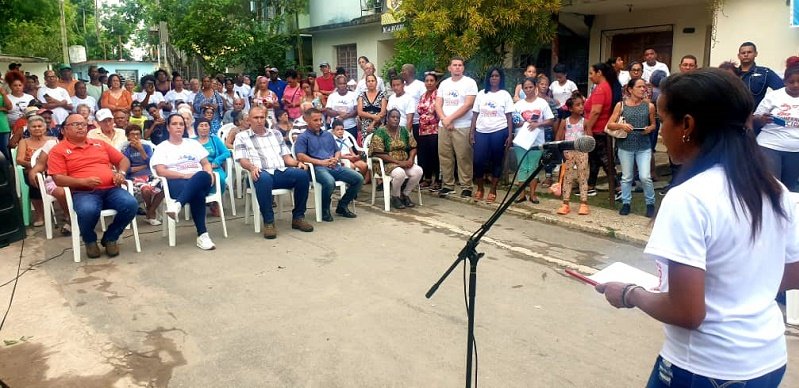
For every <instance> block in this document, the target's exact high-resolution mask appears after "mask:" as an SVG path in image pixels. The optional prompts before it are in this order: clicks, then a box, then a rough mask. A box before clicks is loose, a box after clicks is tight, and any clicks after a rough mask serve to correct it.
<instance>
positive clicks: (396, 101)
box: [386, 78, 416, 129]
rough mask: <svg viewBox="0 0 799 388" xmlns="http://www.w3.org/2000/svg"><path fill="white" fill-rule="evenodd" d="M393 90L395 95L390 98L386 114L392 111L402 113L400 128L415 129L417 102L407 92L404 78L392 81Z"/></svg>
mask: <svg viewBox="0 0 799 388" xmlns="http://www.w3.org/2000/svg"><path fill="white" fill-rule="evenodd" d="M391 90H393V91H394V94H392V95H391V97H389V98H388V103H387V104H386V114H388V112H390V111H391V110H392V109H396V110H398V111H399V112H400V126H405V128H406V129H408V128H412V127H413V114H414V113H416V102H415V101H414V99H413V96H411V95H410V94H408V93H407V92H405V81H403V80H402V78H392V79H391Z"/></svg>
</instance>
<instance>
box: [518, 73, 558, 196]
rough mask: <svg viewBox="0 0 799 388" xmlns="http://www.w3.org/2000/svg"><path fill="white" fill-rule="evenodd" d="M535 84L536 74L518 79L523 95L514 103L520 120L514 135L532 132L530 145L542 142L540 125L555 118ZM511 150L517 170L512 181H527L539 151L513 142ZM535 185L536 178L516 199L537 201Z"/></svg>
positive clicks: (542, 126)
mask: <svg viewBox="0 0 799 388" xmlns="http://www.w3.org/2000/svg"><path fill="white" fill-rule="evenodd" d="M537 88H538V80H537V79H536V78H525V79H524V81H522V91H523V92H524V96H525V97H524V99H523V100H519V101H517V102H516V104H515V105H514V110H515V111H516V113H518V114H519V115H520V116H521V121H520V122H519V123H517V128H516V130H515V133H516V135H515V136H527V135H533V136H535V140H534V141H533V143H532V144H533V145H534V146H535V145H541V144H544V140H545V135H544V128H545V127H547V126H549V127H551V126H552V125H553V123H554V122H555V115H554V114H553V113H552V109H550V107H549V103H548V102H547V101H546V100H545V99H543V98H538V97H537V96H536V94H537V93H536V89H537ZM522 131H529V132H532V134H525V133H523V132H522ZM513 152H514V153H515V154H516V162H517V163H518V172H517V173H516V183H517V184H522V183H524V182H525V181H527V178H529V177H530V175H531V174H532V173H533V172H534V171H535V169H536V167H538V161H539V160H541V155H542V152H541V151H540V150H530V151H529V152H528V151H527V149H526V148H522V147H520V146H517V145H514V146H513ZM537 187H538V178H535V179H533V180H532V181H530V188H529V190H530V191H529V194H528V193H525V194H522V195H520V196H519V198H517V199H516V202H517V203H521V202H524V201H526V200H527V198H529V199H530V202H532V203H534V204H537V203H538V202H539V201H538V195H537V194H536V188H537Z"/></svg>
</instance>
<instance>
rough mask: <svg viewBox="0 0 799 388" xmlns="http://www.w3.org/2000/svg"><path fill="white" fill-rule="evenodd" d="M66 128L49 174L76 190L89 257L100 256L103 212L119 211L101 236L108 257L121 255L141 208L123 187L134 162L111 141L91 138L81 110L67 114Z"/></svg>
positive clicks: (52, 153)
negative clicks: (121, 238)
mask: <svg viewBox="0 0 799 388" xmlns="http://www.w3.org/2000/svg"><path fill="white" fill-rule="evenodd" d="M62 131H63V133H64V141H62V142H60V143H58V145H56V146H55V147H53V149H52V150H50V155H49V159H48V161H47V167H48V173H49V174H50V176H52V177H53V181H54V182H55V184H56V185H57V186H59V187H69V188H70V189H71V190H72V203H73V207H74V209H75V213H76V214H77V215H78V227H79V228H80V234H81V237H82V238H83V242H84V243H85V244H86V256H88V257H89V258H97V257H100V247H99V246H98V245H97V234H96V233H95V232H94V227H95V226H96V225H97V220H98V219H99V218H100V211H102V210H103V209H113V210H116V211H117V215H116V216H114V222H112V223H111V225H109V226H108V229H107V230H106V231H105V233H104V234H103V237H102V239H100V243H101V244H102V245H103V246H105V251H106V254H107V255H108V257H114V256H117V255H119V246H118V244H117V240H119V236H120V235H122V231H123V230H124V229H125V226H126V225H128V224H129V223H130V222H131V221H132V220H133V217H135V216H136V210H137V209H138V204H137V202H136V199H135V198H134V197H133V196H132V195H130V193H129V192H128V191H127V190H125V189H122V188H120V187H119V186H120V185H121V184H123V183H124V182H125V174H124V171H128V168H129V167H130V161H129V160H128V158H126V157H125V156H124V155H122V153H121V152H119V151H118V150H117V149H116V148H114V147H113V146H111V145H110V144H108V143H106V142H104V141H101V140H96V139H90V138H88V137H87V136H86V134H87V132H88V131H87V123H86V119H84V118H83V116H81V115H79V114H77V113H73V114H71V115H69V116H67V118H66V120H65V121H64V126H63V129H62ZM114 167H115V168H116V170H114Z"/></svg>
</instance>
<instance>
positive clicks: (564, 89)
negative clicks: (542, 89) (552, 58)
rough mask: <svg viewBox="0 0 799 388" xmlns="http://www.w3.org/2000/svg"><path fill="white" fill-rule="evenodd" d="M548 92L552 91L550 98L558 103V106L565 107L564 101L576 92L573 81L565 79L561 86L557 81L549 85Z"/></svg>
mask: <svg viewBox="0 0 799 388" xmlns="http://www.w3.org/2000/svg"><path fill="white" fill-rule="evenodd" d="M549 90H551V91H552V98H554V99H555V101H557V102H558V105H560V106H564V105H566V100H568V99H569V97H571V96H572V93H574V91H575V90H577V85H576V84H575V83H574V81H572V80H570V79H567V80H566V83H565V84H563V85H561V84H560V83H559V82H558V81H555V82H553V83H552V84H551V85H549Z"/></svg>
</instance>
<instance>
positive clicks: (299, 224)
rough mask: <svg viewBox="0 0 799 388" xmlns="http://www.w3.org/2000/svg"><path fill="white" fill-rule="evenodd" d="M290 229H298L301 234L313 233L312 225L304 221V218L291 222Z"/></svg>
mask: <svg viewBox="0 0 799 388" xmlns="http://www.w3.org/2000/svg"><path fill="white" fill-rule="evenodd" d="M291 229H299V230H301V231H303V232H313V225H311V224H309V223H308V221H305V218H297V219H295V220H292V221H291Z"/></svg>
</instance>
